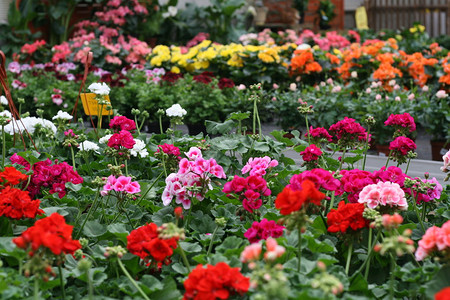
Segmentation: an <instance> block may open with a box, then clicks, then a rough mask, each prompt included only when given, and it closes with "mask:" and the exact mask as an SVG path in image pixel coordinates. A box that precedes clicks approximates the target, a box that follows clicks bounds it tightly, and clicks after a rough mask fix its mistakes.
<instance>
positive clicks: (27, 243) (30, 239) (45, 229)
mask: <svg viewBox="0 0 450 300" xmlns="http://www.w3.org/2000/svg"><path fill="white" fill-rule="evenodd" d="M72 230H73V226H71V225H67V224H66V221H65V220H64V217H63V216H61V215H60V214H58V213H53V214H51V215H50V216H49V217H46V218H43V219H40V220H37V221H36V223H34V225H33V226H31V227H29V228H28V229H27V230H25V231H24V232H23V233H22V234H21V236H19V237H17V238H14V239H13V242H14V244H16V246H17V247H19V248H22V249H29V248H30V247H31V249H32V250H33V251H37V250H38V249H39V248H40V247H43V248H45V249H48V250H50V251H51V252H52V253H53V254H55V255H60V254H61V253H64V254H73V253H74V252H75V251H76V250H78V249H80V248H81V245H80V242H79V241H78V240H73V239H72Z"/></svg>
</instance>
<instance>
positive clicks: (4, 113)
mask: <svg viewBox="0 0 450 300" xmlns="http://www.w3.org/2000/svg"><path fill="white" fill-rule="evenodd" d="M0 117H7V118H10V119H11V118H12V114H11V113H10V112H9V110H4V111H2V112H0Z"/></svg>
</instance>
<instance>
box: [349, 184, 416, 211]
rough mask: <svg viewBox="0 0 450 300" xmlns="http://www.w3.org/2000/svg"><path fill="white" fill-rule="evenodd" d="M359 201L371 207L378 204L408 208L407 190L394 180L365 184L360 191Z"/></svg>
mask: <svg viewBox="0 0 450 300" xmlns="http://www.w3.org/2000/svg"><path fill="white" fill-rule="evenodd" d="M358 202H359V203H365V204H366V205H367V207H369V208H372V209H374V208H376V207H378V206H389V207H396V208H398V209H402V210H405V209H407V208H408V203H407V202H406V198H405V192H404V191H403V190H402V189H401V188H400V185H398V184H397V183H393V182H389V181H386V182H381V181H380V182H378V183H377V184H369V185H367V186H365V187H364V188H363V189H362V191H361V192H360V193H359V199H358Z"/></svg>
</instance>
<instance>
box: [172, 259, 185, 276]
mask: <svg viewBox="0 0 450 300" xmlns="http://www.w3.org/2000/svg"><path fill="white" fill-rule="evenodd" d="M172 269H173V270H174V271H175V272H177V273H179V274H183V275H185V274H188V273H189V270H188V269H187V268H186V267H185V266H183V265H182V264H180V263H179V262H176V263H174V264H173V265H172Z"/></svg>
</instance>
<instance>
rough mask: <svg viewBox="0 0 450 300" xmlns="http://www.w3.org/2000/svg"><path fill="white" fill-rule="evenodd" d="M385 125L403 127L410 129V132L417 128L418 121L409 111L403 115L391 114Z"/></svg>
mask: <svg viewBox="0 0 450 300" xmlns="http://www.w3.org/2000/svg"><path fill="white" fill-rule="evenodd" d="M384 125H385V126H394V127H395V128H398V127H403V128H405V129H407V130H409V132H413V131H415V130H416V123H415V122H414V118H413V117H411V115H410V114H409V113H404V114H401V115H394V114H391V115H390V116H389V117H388V119H387V120H386V121H385V122H384Z"/></svg>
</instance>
